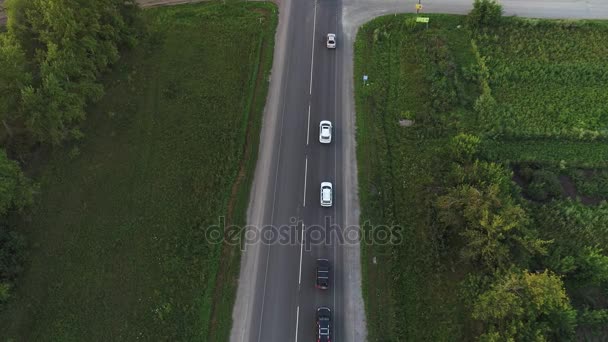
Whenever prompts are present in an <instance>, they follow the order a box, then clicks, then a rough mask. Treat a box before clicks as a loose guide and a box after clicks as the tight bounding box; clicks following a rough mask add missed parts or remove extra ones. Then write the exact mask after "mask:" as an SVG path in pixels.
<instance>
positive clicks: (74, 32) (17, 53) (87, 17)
mask: <svg viewBox="0 0 608 342" xmlns="http://www.w3.org/2000/svg"><path fill="white" fill-rule="evenodd" d="M4 5H5V8H6V10H7V16H8V22H7V26H6V28H5V30H4V32H0V121H1V125H0V145H1V148H0V192H1V197H0V302H3V301H5V300H6V299H7V298H8V295H9V292H10V287H11V284H12V281H13V280H14V278H15V277H16V275H17V273H18V270H19V264H20V260H21V257H20V253H21V250H22V249H23V245H24V241H23V237H22V236H21V235H20V234H19V233H18V231H17V230H16V229H14V222H15V218H14V217H15V216H18V215H19V214H20V213H21V212H22V210H23V209H25V208H26V207H27V206H28V205H29V204H31V203H32V201H33V195H34V193H35V186H34V185H33V184H32V182H31V181H30V180H29V179H28V178H27V177H26V176H25V175H24V173H23V171H22V169H21V168H22V167H23V166H24V165H23V164H24V163H26V162H27V158H26V157H24V155H23V154H24V151H31V150H32V149H35V148H38V147H40V146H43V145H48V146H57V145H60V144H61V143H62V142H65V141H66V140H77V139H81V138H82V137H83V134H82V132H81V131H80V129H79V125H80V124H81V123H82V122H83V120H84V119H85V118H86V106H87V105H89V104H91V103H93V102H95V101H97V100H99V99H100V98H101V97H102V96H103V93H104V89H103V85H102V84H101V82H100V80H99V78H100V76H101V75H102V74H103V73H104V72H105V71H107V70H108V68H109V67H111V66H112V64H114V63H116V62H117V61H118V59H119V57H120V52H121V50H122V49H124V48H128V47H130V46H132V45H133V44H135V43H136V41H137V35H138V29H137V22H138V15H137V13H138V6H137V4H136V3H135V1H133V0H96V1H86V0H55V1H47V0H7V1H6V2H5V4H4Z"/></svg>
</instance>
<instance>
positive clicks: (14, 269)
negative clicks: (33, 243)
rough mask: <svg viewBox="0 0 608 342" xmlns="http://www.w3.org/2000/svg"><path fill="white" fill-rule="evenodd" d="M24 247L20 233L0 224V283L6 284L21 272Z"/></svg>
mask: <svg viewBox="0 0 608 342" xmlns="http://www.w3.org/2000/svg"><path fill="white" fill-rule="evenodd" d="M25 247H26V245H25V238H24V237H23V236H22V235H21V234H20V233H18V232H17V231H15V230H14V229H10V228H8V227H6V226H4V225H3V226H0V283H3V284H7V286H8V285H10V284H11V283H12V282H13V281H14V280H15V279H16V277H17V276H18V275H19V274H20V273H21V269H22V265H23V261H24V252H25ZM9 288H10V287H7V288H6V290H7V291H8V290H9ZM0 297H1V296H0ZM0 302H1V300H0Z"/></svg>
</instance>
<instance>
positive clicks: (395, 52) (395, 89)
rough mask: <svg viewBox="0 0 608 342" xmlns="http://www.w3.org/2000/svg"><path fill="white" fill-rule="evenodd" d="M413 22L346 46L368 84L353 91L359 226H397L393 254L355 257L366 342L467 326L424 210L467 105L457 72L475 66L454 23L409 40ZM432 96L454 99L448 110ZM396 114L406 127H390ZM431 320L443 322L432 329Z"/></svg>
mask: <svg viewBox="0 0 608 342" xmlns="http://www.w3.org/2000/svg"><path fill="white" fill-rule="evenodd" d="M413 17H414V16H411V15H398V16H392V15H391V16H387V17H381V18H377V19H374V20H373V21H371V22H370V23H368V24H366V25H364V26H362V27H361V28H360V29H359V33H358V36H357V40H356V42H355V50H356V54H355V56H356V57H355V75H361V74H367V75H369V78H370V82H369V83H368V84H370V85H363V84H362V82H360V81H359V82H356V83H355V87H356V106H357V159H358V175H359V185H360V190H359V194H360V196H361V203H362V207H361V211H362V212H361V222H366V221H367V222H369V223H370V224H371V226H373V225H381V224H383V225H384V224H385V225H397V226H399V227H400V228H399V231H400V232H401V233H402V234H403V240H402V243H401V244H398V245H378V244H374V245H371V244H370V245H365V246H363V247H362V260H363V265H364V272H363V275H364V279H365V281H364V282H363V286H364V290H363V291H364V296H365V300H366V314H367V317H368V330H369V336H368V339H369V341H386V340H393V341H398V340H408V341H409V340H412V341H418V340H425V339H426V340H460V339H462V338H461V337H462V336H463V330H464V329H463V320H466V314H464V313H462V312H460V307H459V305H458V298H457V297H456V296H453V294H454V293H455V292H456V291H457V290H458V284H457V283H456V282H454V281H452V279H451V278H453V277H460V276H461V275H460V273H459V274H458V275H455V276H453V275H450V274H449V272H443V271H444V270H445V267H449V266H444V265H440V264H438V259H439V258H441V254H442V251H441V249H440V246H439V243H438V241H437V239H435V230H436V228H435V227H434V225H435V223H434V222H433V221H432V220H431V215H429V214H428V210H429V208H430V207H431V205H432V200H433V198H434V197H435V194H434V191H435V189H438V188H439V187H440V186H441V184H442V182H443V179H442V177H441V176H437V174H438V173H439V172H443V171H447V170H449V168H450V165H449V163H447V162H446V161H449V160H448V159H446V158H445V155H446V154H447V153H446V150H445V149H446V146H447V143H448V140H449V137H451V136H452V135H451V134H446V132H451V131H452V130H453V129H454V126H453V122H454V120H455V118H456V116H457V115H458V114H459V113H462V112H463V108H462V106H463V101H460V100H461V99H473V98H475V97H476V94H475V93H474V92H475V91H476V86H475V85H472V86H470V84H466V85H464V86H463V84H460V83H462V82H464V81H463V80H464V78H463V77H462V76H461V75H460V72H461V69H459V68H457V67H456V63H457V62H458V61H465V62H466V63H471V62H472V60H474V57H473V56H471V54H470V52H469V50H468V49H467V47H468V45H469V42H470V38H468V33H467V31H466V29H464V28H462V30H460V29H456V27H457V26H458V25H463V20H464V18H463V17H455V16H442V15H431V22H434V23H435V24H436V25H437V26H434V25H435V24H434V25H432V26H431V27H430V28H429V29H428V30H427V29H424V28H422V29H421V30H411V29H410V28H409V27H408V26H407V25H406V20H407V19H408V18H413ZM435 27H441V29H435ZM445 27H450V28H452V29H444V28H445ZM461 27H462V26H461ZM386 31H388V32H390V35H387V34H385V33H384V32H386ZM444 78H445V81H443V79H444ZM459 82H460V83H459ZM433 84H435V85H433ZM459 84H460V85H459ZM444 86H445V87H444ZM432 88H433V89H434V90H432ZM439 89H443V90H445V91H448V92H451V91H452V90H454V91H455V92H456V94H457V97H458V98H457V100H456V101H453V100H452V99H451V95H450V94H440V93H439ZM443 90H441V91H443ZM433 91H435V93H433ZM444 99H447V101H444ZM435 100H437V101H435ZM404 113H409V114H408V115H407V116H408V118H413V119H415V120H416V124H415V125H414V126H412V127H407V128H403V127H400V126H399V125H398V124H397V120H399V119H401V118H403V116H404ZM430 189H432V190H430ZM364 228H365V227H364ZM374 259H375V260H376V261H377V264H374V262H373V260H374ZM457 262H458V258H457V257H456V258H454V263H457ZM379 265H384V266H382V267H379ZM452 266H453V267H455V269H458V270H460V269H462V267H461V265H452ZM429 270H433V272H429ZM437 317H443V318H444V319H442V321H441V324H439V325H438V324H437Z"/></svg>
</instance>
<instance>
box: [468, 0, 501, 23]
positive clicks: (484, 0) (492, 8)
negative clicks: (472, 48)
mask: <svg viewBox="0 0 608 342" xmlns="http://www.w3.org/2000/svg"><path fill="white" fill-rule="evenodd" d="M501 17H502V6H501V5H500V4H498V2H496V1H495V0H475V2H474V3H473V9H472V10H471V12H470V13H469V16H468V17H467V21H468V24H469V25H470V26H471V28H473V29H479V28H483V27H491V26H496V25H498V24H499V23H500V19H501Z"/></svg>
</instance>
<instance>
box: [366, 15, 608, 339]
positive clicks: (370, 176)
mask: <svg viewBox="0 0 608 342" xmlns="http://www.w3.org/2000/svg"><path fill="white" fill-rule="evenodd" d="M425 16H427V15H425ZM428 16H429V17H430V25H429V28H428V29H425V26H416V24H415V23H414V22H413V21H412V19H411V18H412V16H411V15H397V16H393V15H390V16H386V17H381V18H377V19H374V20H372V21H371V22H369V23H367V24H365V25H363V26H362V27H361V28H360V30H359V33H358V36H357V40H356V43H355V75H361V74H367V75H369V84H368V85H364V84H363V83H362V81H361V80H360V77H359V76H356V77H355V100H356V109H357V158H358V165H359V186H360V188H359V194H360V199H361V222H370V223H371V224H372V226H373V225H374V224H376V225H394V226H395V227H396V228H395V229H399V232H400V233H401V234H402V236H403V243H401V244H398V245H394V246H378V245H365V246H363V248H362V263H363V268H364V271H363V291H364V298H365V304H366V317H367V323H368V329H369V337H368V338H369V340H370V341H470V340H474V339H475V338H476V337H477V336H479V334H480V333H481V329H482V324H481V322H480V321H475V320H473V319H472V317H471V303H469V302H467V301H466V298H469V297H467V296H466V295H465V293H464V292H465V290H466V289H465V287H466V284H464V283H463V279H465V276H466V275H468V274H471V273H475V272H478V271H477V270H475V269H472V268H471V266H470V265H469V264H467V263H464V262H461V261H459V260H460V256H459V251H458V249H457V248H456V247H455V246H446V245H443V244H441V239H437V238H436V234H437V231H438V229H439V228H438V223H437V222H436V212H435V208H434V201H435V199H436V198H437V196H438V195H440V194H442V192H443V191H444V190H445V186H446V183H447V182H448V181H447V180H446V177H447V175H449V174H450V172H449V170H450V168H451V167H452V165H451V164H450V163H451V162H450V156H449V155H446V147H447V143H448V141H449V140H450V138H451V137H452V136H454V135H455V134H456V133H460V132H464V133H470V134H475V135H478V136H481V137H484V139H482V144H481V153H480V157H481V158H483V159H484V160H487V161H493V162H499V163H501V165H502V166H504V167H505V168H507V169H508V168H512V167H515V166H516V165H518V163H522V162H533V163H535V164H534V165H536V166H537V167H539V168H543V167H547V168H551V169H552V170H556V169H558V170H561V171H560V172H561V173H562V174H563V176H566V175H567V174H573V175H575V176H576V175H579V176H578V177H579V178H576V177H573V184H575V185H576V186H579V184H580V185H581V188H580V189H579V191H582V192H581V193H585V192H586V193H590V194H594V195H597V194H600V195H601V194H604V193H605V191H608V186H607V185H606V182H605V173H603V172H601V170H602V169H605V168H606V167H607V166H608V165H607V164H606V160H607V159H606V156H607V154H606V153H607V152H608V150H607V149H606V146H605V145H606V142H605V140H603V139H601V134H599V135H597V136H595V137H592V135H593V134H594V133H592V134H587V133H585V134H587V135H585V134H584V136H582V137H581V136H580V134H579V133H580V132H581V130H588V131H590V132H591V131H592V132H601V131H602V130H604V129H605V125H607V124H608V117H606V116H605V113H606V111H605V108H606V107H605V104H606V102H605V101H603V100H602V99H604V98H605V95H606V94H603V95H601V96H596V95H594V94H596V93H597V91H599V90H600V88H601V87H600V84H605V82H603V81H602V80H604V77H605V75H606V71H607V70H608V69H606V65H605V63H604V64H602V63H601V61H600V60H601V58H603V57H602V56H605V52H602V53H601V54H600V53H599V51H604V50H603V49H605V48H606V45H605V44H603V45H602V43H601V42H602V41H605V39H606V38H608V34H606V31H605V29H604V28H605V26H604V25H602V24H597V25H598V26H587V25H586V24H585V25H583V24H579V25H575V24H572V23H566V24H558V26H551V25H549V24H547V23H545V22H543V23H534V22H526V23H519V22H517V21H516V20H517V19H514V21H513V22H511V21H509V22H507V25H511V26H506V27H505V28H502V29H501V30H500V31H499V32H498V33H496V34H497V37H499V38H500V39H498V38H496V37H495V36H492V35H491V34H489V35H488V36H487V37H485V38H484V39H485V40H483V41H481V42H479V41H478V42H477V44H476V45H477V46H478V48H479V50H478V51H480V53H481V56H486V54H487V55H488V56H489V57H488V58H487V59H486V64H487V65H488V66H489V67H490V82H489V84H490V87H492V94H493V95H494V96H495V98H496V101H497V109H496V110H495V111H494V112H492V115H493V116H487V117H484V116H482V115H479V113H478V112H476V111H475V110H474V103H475V99H476V98H478V96H479V95H480V92H481V86H480V81H479V78H478V75H477V74H476V71H475V70H476V68H477V58H476V56H475V47H474V45H473V44H472V43H471V41H472V39H473V38H474V37H473V35H472V33H471V32H470V31H469V30H468V29H467V28H466V26H465V17H461V16H447V15H432V14H430V15H428ZM419 25H423V24H419ZM526 25H529V27H528V26H526ZM560 25H569V26H560ZM522 27H525V28H526V29H527V30H528V31H529V32H528V31H526V33H525V34H524V30H523V28H522ZM569 30H574V31H575V33H574V34H573V35H572V38H568V39H567V41H565V42H563V41H560V40H559V39H560V38H563V37H567V36H568V32H569ZM577 30H580V31H577ZM599 37H602V39H603V40H602V39H600V38H599ZM497 39H498V41H497ZM503 39H504V40H503ZM579 41H580V46H579V45H577V42H579ZM537 49H538V51H540V52H538V51H537ZM531 50H534V51H531ZM595 53H598V54H597V55H594V54H595ZM568 56H572V59H571V60H570V59H569V57H568ZM528 57H531V58H529V59H528ZM541 61H545V62H546V63H545V64H542V63H541ZM541 64H542V65H541ZM572 64H576V65H578V66H579V67H578V69H576V70H569V69H568V67H569V66H571V65H572ZM507 65H508V66H507ZM581 65H583V66H587V68H586V69H585V68H583V67H581ZM581 68H583V69H585V70H582V69H581ZM507 69H508V70H507ZM537 69H538V70H537ZM539 70H540V71H539ZM594 75H595V76H599V77H600V78H599V79H596V78H594V77H595V76H594ZM585 78H587V79H588V81H589V82H585ZM519 82H524V83H525V84H526V85H527V88H526V89H527V91H526V93H525V94H523V93H517V92H516V91H515V90H516V89H517V87H518V86H519V84H520V83H519ZM577 82H578V83H577ZM545 83H546V84H547V87H543V86H541V85H544V84H545ZM582 83H584V84H585V87H583V88H581V89H577V90H576V92H575V93H576V94H579V95H581V97H580V99H581V102H580V103H579V104H578V105H577V104H573V103H572V101H571V100H572V98H571V97H566V96H559V95H558V96H553V95H551V94H552V92H553V91H555V90H556V89H559V91H558V92H557V93H556V94H561V93H562V92H564V91H566V89H567V88H568V89H569V87H576V86H577V84H582ZM528 86H529V87H528ZM494 87H496V88H494ZM590 87H591V88H593V89H594V90H593V92H588V93H585V90H588V89H589V88H590ZM604 88H605V87H604ZM522 91H523V90H522ZM604 93H605V91H604ZM531 103H532V104H534V106H531V107H530V108H531V109H530V110H531V112H527V111H522V110H521V108H522V107H526V106H528V105H529V104H531ZM505 108H508V111H507V110H506V109H505ZM558 109H559V110H558ZM579 109H580V110H579ZM552 110H553V112H552ZM560 110H563V111H562V112H561V113H564V115H566V117H565V119H564V118H561V117H559V118H558V117H556V116H555V115H558V116H559V115H561V114H559V113H557V112H559V111H560ZM602 113H603V114H602ZM401 119H410V120H414V124H413V125H412V126H411V127H403V126H400V125H399V123H398V122H399V120H401ZM516 137H528V138H527V139H521V140H517V138H516ZM560 137H568V140H560V139H558V138H560ZM589 138H594V139H596V140H593V141H591V140H592V139H589ZM589 168H593V169H594V170H596V171H597V172H596V171H593V172H591V171H588V170H587V169H589ZM590 173H593V175H594V176H593V177H592V178H585V177H586V176H580V175H581V174H582V175H587V174H590ZM596 174H597V175H596ZM555 177H556V178H555V179H557V175H556V176H555ZM560 177H561V176H560ZM589 177H591V176H589ZM560 179H561V178H560ZM558 185H559V183H558ZM583 185H584V187H585V188H583ZM515 187H516V186H515V183H513V188H514V189H515ZM575 191H576V190H575ZM517 193H518V192H517V191H514V194H517ZM605 199H606V198H605ZM517 201H522V202H523V201H524V200H523V199H521V198H520V197H518V198H517ZM552 203H553V202H552ZM555 203H570V202H567V200H566V199H565V198H558V199H556V200H555ZM577 205H578V206H584V205H582V204H577ZM570 207H571V205H569V204H563V205H557V204H556V205H555V206H554V207H553V206H552V207H551V208H557V209H554V210H563V211H564V212H566V211H568V210H571V209H568V208H570ZM604 207H605V205H604ZM604 207H601V208H598V209H597V210H596V209H595V207H589V209H588V210H580V212H582V213H583V214H581V215H586V217H585V219H588V220H596V221H597V220H600V221H601V222H604V221H605V218H603V216H605V214H604V213H603V212H604V211H605V208H604ZM537 208H539V206H537V205H536V204H531V205H530V206H526V210H530V211H531V212H532V213H535V210H536V209H537ZM545 211H548V210H545ZM564 215H565V216H568V215H566V214H564ZM594 215H600V216H602V218H601V219H594ZM532 216H533V217H534V218H535V219H538V217H540V216H539V215H537V214H533V215H532ZM596 221H594V222H596ZM571 222H575V223H576V224H581V225H584V224H585V223H584V222H587V221H585V220H578V221H576V220H575V219H574V218H572V219H571ZM598 222H599V221H598ZM368 229H369V228H368ZM538 229H539V230H540V232H539V234H540V235H541V236H544V237H547V238H548V239H550V238H555V235H551V234H549V231H543V230H544V229H549V225H546V224H540V225H538ZM565 230H567V228H565V229H564V231H565ZM593 230H594V231H595V233H597V234H602V233H604V232H603V230H599V229H595V228H593V227H592V228H590V231H593ZM567 239H568V238H567V237H564V238H563V239H562V238H561V237H560V239H557V238H556V241H558V242H557V243H558V244H559V243H561V242H560V241H567ZM581 239H582V238H581ZM444 241H445V240H444ZM589 241H590V240H585V241H583V242H581V244H582V245H584V244H586V243H589ZM556 246H561V245H556ZM374 260H375V262H374ZM571 284H572V283H571V282H567V289H568V291H569V295H570V296H571V297H572V298H574V299H576V298H579V299H580V297H581V294H580V292H576V290H575V288H574V287H573V285H571ZM577 285H580V283H578V284H577ZM594 290H595V289H594ZM600 297H601V296H600ZM595 302H596V303H603V301H602V300H596V301H595ZM580 303H581V301H580V300H578V299H577V301H576V303H575V304H576V305H579V304H580ZM585 305H587V304H585ZM581 307H582V306H577V309H580V308H581ZM597 308H601V307H599V306H598V307H597ZM579 333H580V331H579ZM579 336H580V335H579ZM587 336H588V335H587Z"/></svg>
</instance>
